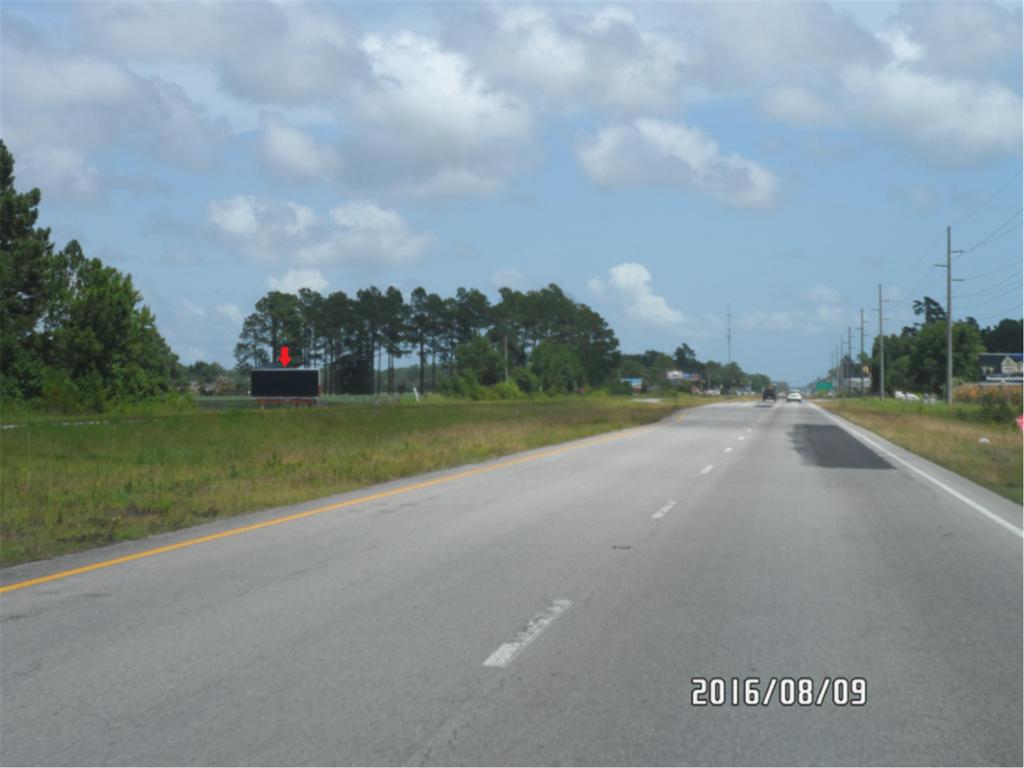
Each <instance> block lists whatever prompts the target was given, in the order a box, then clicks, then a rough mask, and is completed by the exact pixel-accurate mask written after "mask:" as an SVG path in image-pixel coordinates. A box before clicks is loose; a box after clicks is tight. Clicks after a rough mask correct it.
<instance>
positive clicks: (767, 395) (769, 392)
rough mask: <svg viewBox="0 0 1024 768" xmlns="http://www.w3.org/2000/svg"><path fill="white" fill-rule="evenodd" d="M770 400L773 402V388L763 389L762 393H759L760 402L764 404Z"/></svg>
mask: <svg viewBox="0 0 1024 768" xmlns="http://www.w3.org/2000/svg"><path fill="white" fill-rule="evenodd" d="M769 400H771V401H772V402H773V403H774V402H775V387H765V388H764V392H762V393H761V402H762V403H765V402H768V401H769Z"/></svg>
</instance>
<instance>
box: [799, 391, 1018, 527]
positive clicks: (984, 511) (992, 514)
mask: <svg viewBox="0 0 1024 768" xmlns="http://www.w3.org/2000/svg"><path fill="white" fill-rule="evenodd" d="M814 407H815V408H817V409H818V410H819V411H821V412H822V413H824V414H825V415H826V416H828V417H829V418H830V419H831V420H832V421H834V422H835V423H836V424H838V425H839V426H840V427H842V428H843V429H845V430H846V431H847V432H849V433H850V434H851V435H853V436H854V437H856V438H858V439H859V440H861V441H862V442H864V443H866V444H867V445H870V446H871V447H872V448H874V449H875V450H876V451H878V452H879V453H884V454H885V455H886V456H888V457H889V458H891V459H894V460H895V461H898V462H899V463H900V464H902V465H903V466H905V467H907V468H909V469H912V470H914V471H915V472H917V474H919V475H920V476H921V477H923V478H924V479H925V480H928V481H929V482H932V483H934V484H935V485H937V486H939V488H941V489H942V490H944V491H945V492H946V493H948V494H949V495H950V496H952V497H953V498H955V499H959V500H960V501H962V502H963V503H964V504H966V505H967V506H969V507H970V508H971V509H973V510H974V511H975V512H980V513H981V514H983V515H984V516H985V517H987V518H988V519H989V520H991V521H992V522H994V523H999V525H1001V526H1003V527H1004V528H1005V529H1006V530H1008V531H1012V532H1013V533H1015V534H1017V535H1018V536H1020V537H1021V538H1024V530H1021V529H1020V528H1018V527H1017V526H1015V525H1014V524H1013V523H1008V522H1007V521H1006V520H1004V519H1003V518H1001V517H1000V516H999V515H997V514H996V513H995V512H992V511H990V510H988V509H986V508H985V507H983V506H981V504H979V503H978V502H976V501H973V500H972V499H969V498H967V497H966V496H964V495H963V494H962V493H960V492H959V491H956V490H954V489H952V488H950V487H949V486H948V485H946V484H945V483H944V482H942V481H941V480H939V479H938V478H935V477H932V476H931V475H929V474H928V473H927V472H925V471H924V470H923V469H919V468H918V467H915V466H914V465H913V464H911V463H910V462H909V461H906V460H905V459H901V458H900V457H899V456H897V455H896V454H894V453H893V452H892V451H887V450H886V449H885V448H883V447H882V446H880V445H879V444H878V443H876V442H875V441H874V440H872V439H871V438H869V437H867V436H866V435H864V434H862V433H860V432H858V431H857V430H855V429H853V428H851V427H849V426H847V425H846V424H844V423H843V422H842V421H840V420H839V419H837V418H836V417H835V416H833V415H832V414H831V413H829V412H828V411H826V410H824V409H823V408H821V407H819V406H814Z"/></svg>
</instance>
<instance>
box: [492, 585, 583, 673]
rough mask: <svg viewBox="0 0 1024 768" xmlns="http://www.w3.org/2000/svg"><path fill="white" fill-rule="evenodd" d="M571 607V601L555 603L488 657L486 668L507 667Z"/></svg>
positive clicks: (556, 601) (557, 601)
mask: <svg viewBox="0 0 1024 768" xmlns="http://www.w3.org/2000/svg"><path fill="white" fill-rule="evenodd" d="M571 605H572V602H571V601H570V600H555V601H553V602H552V603H551V605H549V606H548V607H547V608H545V609H544V610H543V611H541V612H540V613H538V614H537V615H536V616H534V617H533V618H532V619H530V623H529V624H527V625H526V626H525V627H523V628H522V630H520V631H519V632H517V633H516V634H515V636H514V637H513V638H512V639H511V640H509V641H508V642H507V643H502V645H501V646H499V648H498V650H496V651H495V652H494V653H492V654H491V655H490V656H488V657H487V660H486V661H485V662H484V666H485V667H507V666H508V665H509V664H511V663H512V660H513V659H514V658H515V657H516V656H518V655H519V654H520V653H522V652H523V651H524V650H525V649H526V646H528V645H529V644H530V643H532V642H533V641H534V640H536V639H537V638H538V637H540V633H541V632H543V631H544V630H545V629H547V628H548V627H549V626H550V625H551V622H553V621H554V620H555V619H557V618H558V617H559V616H561V615H562V614H563V613H565V612H566V611H567V610H569V606H571Z"/></svg>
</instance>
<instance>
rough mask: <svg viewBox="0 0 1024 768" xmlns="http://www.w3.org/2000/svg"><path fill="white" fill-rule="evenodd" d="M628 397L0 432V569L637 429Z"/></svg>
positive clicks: (153, 419)
mask: <svg viewBox="0 0 1024 768" xmlns="http://www.w3.org/2000/svg"><path fill="white" fill-rule="evenodd" d="M701 402H704V401H702V400H700V399H699V398H691V397H680V398H677V399H669V400H666V401H665V402H664V403H661V404H654V403H635V402H631V401H630V400H629V398H617V397H616V398H612V397H605V398H596V397H595V398H587V399H582V398H574V399H562V400H546V399H538V400H521V401H508V402H487V403H466V402H444V401H437V400H435V401H434V402H431V401H429V400H428V401H427V402H426V403H423V404H420V405H416V404H405V403H402V404H393V405H366V404H353V405H344V406H340V405H339V406H336V407H318V408H314V409H305V408H302V409H274V410H267V411H258V410H231V409H228V410H218V409H209V410H208V409H205V408H201V409H198V410H193V411H191V412H185V413H173V414H167V415H160V414H155V415H151V416H149V417H146V418H141V417H138V416H137V415H133V417H130V418H129V417H123V418H104V419H103V420H102V421H100V422H99V423H95V424H85V425H78V426H67V425H64V424H61V423H60V422H58V421H54V420H48V419H40V420H34V421H28V422H25V423H23V424H22V426H20V427H18V428H16V429H7V430H4V431H3V432H2V433H0V565H5V566H6V565H12V564H15V563H21V562H26V561H30V560H38V559H42V558H47V557H53V556H55V555H59V554H64V553H67V552H73V551H78V550H82V549H87V548H90V547H94V546H98V545H102V544H106V543H110V542H114V541H121V540H126V539H137V538H141V537H144V536H147V535H149V534H153V533H157V532H160V531H167V530H173V529H177V528H182V527H185V526H189V525H194V524H196V523H199V522H202V521H205V520H211V519H216V518H221V517H227V516H230V515H235V514H239V513H242V512H249V511H253V510H258V509H264V508H267V507H273V506H279V505H283V504H290V503H295V502H299V501H306V500H310V499H315V498H318V497H321V496H326V495H329V494H334V493H340V492H344V491H348V490H352V489H355V488H360V487H365V486H368V485H372V484H374V483H380V482H383V481H387V480H392V479H395V478H399V477H404V476H409V475H415V474H419V473H423V472H428V471H432V470H436V469H441V468H444V467H450V466H457V465H459V464H463V463H466V462H473V461H480V460H483V459H488V458H492V457H495V456H500V455H503V454H507V453H513V452H515V451H521V450H526V449H529V448H535V447H538V446H542V445H549V444H552V443H557V442H562V441H565V440H570V439H573V438H578V437H584V436H588V435H594V434H598V433H601V432H607V431H611V430H615V429H621V428H625V427H630V426H635V425H639V424H646V423H650V422H652V421H655V420H657V419H660V418H663V417H664V416H666V415H667V414H669V413H671V412H672V411H673V410H674V409H676V408H679V407H686V406H690V405H696V404H700V403H701Z"/></svg>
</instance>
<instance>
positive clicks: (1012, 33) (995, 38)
mask: <svg viewBox="0 0 1024 768" xmlns="http://www.w3.org/2000/svg"><path fill="white" fill-rule="evenodd" d="M1022 17H1024V14H1022V11H1021V7H1020V5H1019V4H1017V5H1016V7H1007V6H1004V5H1001V4H998V3H992V2H971V3H902V4H900V6H899V9H898V11H897V13H896V14H895V15H894V16H893V17H892V18H891V19H890V20H889V22H888V24H887V25H886V27H885V28H884V29H883V30H882V32H881V33H880V34H879V38H880V39H882V40H883V41H885V42H888V43H889V44H890V46H891V47H892V48H893V52H894V54H895V58H896V59H897V60H900V59H901V58H902V59H903V60H907V58H906V56H902V57H901V56H900V55H899V54H900V52H901V51H902V52H904V53H905V52H907V51H908V50H909V51H910V52H911V54H912V55H911V57H910V60H912V61H914V63H915V64H916V65H917V66H918V67H920V68H921V70H922V71H925V72H930V73H934V74H940V75H944V76H948V77H953V78H991V77H999V76H1000V75H1001V74H1002V75H1008V74H1010V73H1014V72H1016V73H1019V71H1020V60H1021V48H1022V40H1024V34H1022Z"/></svg>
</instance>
